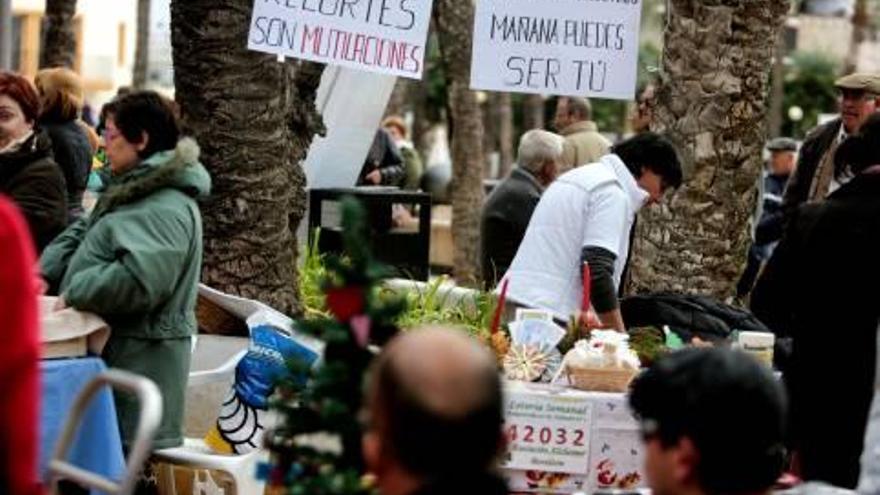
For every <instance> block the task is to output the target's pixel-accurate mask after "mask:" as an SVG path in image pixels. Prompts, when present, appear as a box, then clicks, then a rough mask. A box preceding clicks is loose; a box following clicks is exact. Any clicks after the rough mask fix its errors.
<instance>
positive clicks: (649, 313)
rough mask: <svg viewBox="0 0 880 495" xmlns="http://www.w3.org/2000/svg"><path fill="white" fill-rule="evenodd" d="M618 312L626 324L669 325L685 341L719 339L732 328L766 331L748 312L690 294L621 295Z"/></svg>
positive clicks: (724, 338)
mask: <svg viewBox="0 0 880 495" xmlns="http://www.w3.org/2000/svg"><path fill="white" fill-rule="evenodd" d="M620 312H621V314H622V316H623V321H625V322H626V324H627V326H628V327H631V328H632V327H643V326H655V327H658V328H661V327H663V326H664V325H669V328H670V330H672V331H673V332H675V333H676V334H677V335H678V336H679V337H681V338H682V339H683V340H684V341H685V342H689V341H690V340H691V339H693V338H694V337H699V338H700V340H705V341H708V342H719V341H723V340H726V339H728V338H729V337H730V333H731V332H732V331H734V330H744V331H750V332H769V331H770V330H769V329H768V328H767V327H766V326H764V324H763V323H761V322H760V321H758V320H757V319H756V318H755V317H754V316H752V315H751V314H750V313H749V312H748V311H743V310H742V309H739V308H736V307H733V306H730V305H727V304H724V303H721V302H718V301H716V300H714V299H712V298H710V297H706V296H698V295H692V294H677V293H671V292H666V293H662V292H661V293H657V294H643V295H638V296H630V297H627V298H624V299H623V300H622V301H621V302H620Z"/></svg>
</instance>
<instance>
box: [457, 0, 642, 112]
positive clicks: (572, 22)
mask: <svg viewBox="0 0 880 495" xmlns="http://www.w3.org/2000/svg"><path fill="white" fill-rule="evenodd" d="M641 11H642V2H641V0H477V8H476V14H475V19H474V42H473V57H472V62H471V88H473V89H485V90H491V91H505V92H511V93H536V94H553V95H568V96H593V97H599V98H611V99H621V100H631V99H633V98H634V96H635V86H636V73H637V65H636V64H637V63H638V56H639V25H640V22H641Z"/></svg>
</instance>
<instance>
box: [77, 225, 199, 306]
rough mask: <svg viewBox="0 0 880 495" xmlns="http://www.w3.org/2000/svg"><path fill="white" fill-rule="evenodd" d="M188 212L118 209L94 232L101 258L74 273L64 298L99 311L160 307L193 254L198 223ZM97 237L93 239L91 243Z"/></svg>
mask: <svg viewBox="0 0 880 495" xmlns="http://www.w3.org/2000/svg"><path fill="white" fill-rule="evenodd" d="M185 213H186V210H183V211H179V210H178V211H170V210H168V209H165V210H156V211H151V212H149V213H148V214H146V215H145V214H144V212H142V211H141V212H125V213H122V212H118V213H115V214H114V215H113V216H114V217H115V218H105V219H104V220H103V221H102V222H101V223H99V224H97V225H96V226H95V227H93V228H92V230H91V231H90V232H89V237H91V236H96V238H95V239H87V241H86V242H87V245H86V246H84V247H85V248H87V249H94V250H95V252H93V253H92V254H93V256H92V258H94V259H98V260H100V261H99V262H96V263H94V264H93V265H92V266H90V267H88V268H86V269H84V270H81V271H80V272H78V273H76V274H74V275H72V276H71V277H70V283H69V284H68V286H67V287H66V289H65V292H64V294H63V295H64V298H65V300H66V301H67V303H68V305H69V306H71V307H74V308H76V309H80V310H85V311H92V312H94V313H97V314H103V315H112V314H127V313H141V312H150V311H153V310H155V309H156V308H157V307H158V306H160V305H161V304H162V303H164V302H165V301H166V300H167V299H168V298H169V297H170V296H171V294H172V293H173V291H174V288H175V286H176V285H177V282H178V279H179V278H180V275H181V273H182V271H183V269H184V265H185V263H186V262H187V260H188V259H189V258H190V255H191V246H192V236H193V232H194V226H193V224H192V220H191V219H189V218H186V217H185ZM89 241H93V242H89Z"/></svg>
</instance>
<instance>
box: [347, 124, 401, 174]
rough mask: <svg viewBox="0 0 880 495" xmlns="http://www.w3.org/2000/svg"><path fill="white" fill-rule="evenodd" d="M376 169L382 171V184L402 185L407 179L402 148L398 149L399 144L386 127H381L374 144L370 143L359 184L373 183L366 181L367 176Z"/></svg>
mask: <svg viewBox="0 0 880 495" xmlns="http://www.w3.org/2000/svg"><path fill="white" fill-rule="evenodd" d="M376 169H378V170H379V172H381V173H382V183H381V185H383V186H400V185H402V184H403V181H404V179H406V169H405V168H404V166H403V158H402V157H401V156H400V150H398V149H397V145H396V144H394V141H392V140H391V136H389V135H388V132H387V131H385V130H384V129H379V131H378V132H376V137H375V138H373V144H371V145H370V150H369V151H368V152H367V158H366V160H364V166H363V168H361V174H360V176H359V177H358V182H357V185H359V186H364V185H373V184H371V183H369V182H367V181H366V177H367V175H368V174H369V173H370V172H372V171H373V170H376Z"/></svg>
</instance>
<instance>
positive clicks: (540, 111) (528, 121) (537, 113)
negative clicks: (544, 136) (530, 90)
mask: <svg viewBox="0 0 880 495" xmlns="http://www.w3.org/2000/svg"><path fill="white" fill-rule="evenodd" d="M543 128H544V97H543V96H541V95H525V96H524V97H523V130H525V131H530V130H532V129H543Z"/></svg>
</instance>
